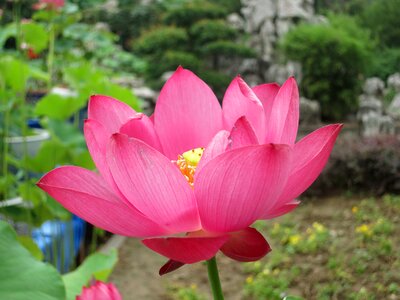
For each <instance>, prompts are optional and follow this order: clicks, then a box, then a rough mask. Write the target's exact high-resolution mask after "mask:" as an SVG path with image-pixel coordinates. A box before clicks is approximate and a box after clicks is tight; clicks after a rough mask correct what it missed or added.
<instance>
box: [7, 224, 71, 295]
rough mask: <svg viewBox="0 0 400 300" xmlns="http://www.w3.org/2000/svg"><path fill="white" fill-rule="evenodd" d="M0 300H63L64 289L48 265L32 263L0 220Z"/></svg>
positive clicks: (30, 256) (12, 232) (58, 276)
mask: <svg viewBox="0 0 400 300" xmlns="http://www.w3.org/2000/svg"><path fill="white" fill-rule="evenodd" d="M0 237H1V239H0V299H7V300H26V299H29V300H62V299H65V289H64V285H63V281H62V279H61V276H60V274H59V273H58V272H57V270H56V269H55V268H53V267H52V266H51V265H49V264H46V263H43V262H40V261H37V260H35V259H34V258H33V257H32V255H31V254H30V253H29V252H28V250H26V249H25V248H24V247H23V246H21V245H20V244H19V243H18V242H17V235H16V234H15V232H14V231H13V230H12V228H11V226H10V225H8V224H7V223H6V222H3V221H0Z"/></svg>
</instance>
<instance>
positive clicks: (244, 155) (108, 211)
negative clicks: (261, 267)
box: [38, 68, 342, 274]
mask: <svg viewBox="0 0 400 300" xmlns="http://www.w3.org/2000/svg"><path fill="white" fill-rule="evenodd" d="M298 122H299V95H298V88H297V85H296V81H295V80H294V79H293V78H289V79H288V80H287V81H286V82H285V83H284V84H283V85H282V86H281V87H279V86H278V85H277V84H274V83H272V84H263V85H259V86H256V87H254V88H250V87H249V86H247V84H246V83H245V82H244V81H243V80H242V79H241V78H240V77H236V78H235V79H234V80H233V81H232V83H231V84H230V86H229V87H228V89H227V91H226V94H225V96H224V99H223V105H222V108H221V106H220V105H219V103H218V100H217V98H216V97H215V96H214V94H213V92H212V91H211V89H210V88H209V87H208V86H207V85H206V84H205V83H204V82H203V81H201V80H200V79H199V78H198V77H197V76H195V75H194V74H193V73H192V72H190V71H188V70H185V69H183V68H178V69H177V71H176V72H175V73H174V74H173V76H172V77H171V78H170V79H169V80H168V81H167V82H166V84H165V85H164V87H163V89H162V91H161V93H160V96H159V98H158V101H157V105H156V108H155V112H154V115H153V116H151V117H150V118H149V117H147V116H146V115H143V114H141V113H137V112H135V111H134V110H133V109H132V108H130V107H129V106H127V105H126V104H124V103H122V102H119V101H117V100H115V99H112V98H110V97H106V96H92V97H91V99H90V102H89V117H88V120H86V122H85V126H84V132H85V138H86V142H87V145H88V148H89V151H90V153H91V156H92V158H93V160H94V162H95V164H96V166H97V169H98V171H99V173H100V174H97V173H95V172H92V171H89V170H86V169H83V168H79V167H73V166H64V167H60V168H57V169H55V170H53V171H51V172H49V173H48V174H46V175H45V176H44V177H43V178H42V179H41V180H40V182H39V183H38V185H39V187H41V188H42V189H43V190H45V191H46V192H48V193H49V194H50V195H51V196H53V197H54V198H55V199H56V200H57V201H59V202H60V203H61V204H62V205H63V206H64V207H66V208H67V209H68V210H70V211H71V212H73V213H74V214H76V215H78V216H80V217H82V218H84V219H85V220H87V221H88V222H90V223H92V224H94V225H96V226H98V227H100V228H103V229H105V230H108V231H111V232H113V233H116V234H122V235H126V236H132V237H139V238H142V239H143V244H144V245H146V246H147V247H148V248H150V249H152V250H154V251H155V252H158V253H159V254H161V255H164V256H166V257H168V258H169V259H170V260H169V262H168V263H167V264H166V265H164V266H163V267H162V268H161V270H160V273H161V274H164V273H166V272H170V271H172V270H174V269H176V268H178V267H180V266H181V265H183V264H191V263H195V262H198V261H202V260H208V259H210V258H212V257H213V256H214V255H215V254H216V253H217V252H218V251H219V250H221V251H222V252H223V253H224V254H225V255H227V256H229V257H231V258H233V259H235V260H238V261H255V260H258V259H260V258H262V257H263V256H264V255H266V254H267V253H268V252H269V251H270V247H269V245H268V243H267V241H266V240H265V239H264V237H263V236H262V235H261V234H260V233H259V232H258V231H257V230H256V229H254V228H251V227H250V226H251V225H252V224H253V223H254V222H255V221H256V220H260V219H261V220H263V219H271V218H274V217H277V216H280V215H283V214H286V213H288V212H290V211H291V210H293V209H294V208H295V207H296V206H297V205H298V204H299V202H298V201H297V200H295V199H296V197H298V196H299V195H300V194H301V193H302V192H304V191H305V190H306V189H307V188H308V187H309V186H310V185H311V184H312V182H313V181H314V180H315V179H316V178H317V176H318V175H319V174H320V172H321V171H322V169H323V167H324V165H325V164H326V162H327V160H328V157H329V155H330V152H331V150H332V148H333V145H334V142H335V140H336V137H337V136H338V134H339V131H340V129H341V127H342V125H340V124H336V125H329V126H326V127H322V128H320V129H318V130H316V131H314V132H313V133H311V134H310V135H308V136H306V137H305V138H303V139H302V140H300V141H299V142H297V143H295V140H296V135H297V129H298ZM177 234H182V235H184V236H177Z"/></svg>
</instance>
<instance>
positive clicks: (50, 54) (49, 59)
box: [47, 15, 56, 90]
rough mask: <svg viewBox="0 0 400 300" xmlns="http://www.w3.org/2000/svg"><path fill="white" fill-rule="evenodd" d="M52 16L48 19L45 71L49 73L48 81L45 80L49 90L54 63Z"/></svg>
mask: <svg viewBox="0 0 400 300" xmlns="http://www.w3.org/2000/svg"><path fill="white" fill-rule="evenodd" d="M54 26H55V24H54V16H53V15H52V17H51V20H50V30H49V52H48V54H47V72H48V73H49V81H48V82H47V89H48V90H50V89H51V87H52V83H53V80H52V79H53V63H54V42H55V39H56V37H55V28H54Z"/></svg>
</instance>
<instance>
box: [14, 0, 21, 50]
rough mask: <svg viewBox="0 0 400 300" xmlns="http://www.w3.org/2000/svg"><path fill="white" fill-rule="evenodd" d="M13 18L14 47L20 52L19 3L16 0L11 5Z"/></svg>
mask: <svg viewBox="0 0 400 300" xmlns="http://www.w3.org/2000/svg"><path fill="white" fill-rule="evenodd" d="M13 14H14V16H13V18H14V22H15V28H16V36H15V40H16V47H17V52H18V53H20V51H21V3H20V2H19V1H18V0H17V1H15V3H14V6H13Z"/></svg>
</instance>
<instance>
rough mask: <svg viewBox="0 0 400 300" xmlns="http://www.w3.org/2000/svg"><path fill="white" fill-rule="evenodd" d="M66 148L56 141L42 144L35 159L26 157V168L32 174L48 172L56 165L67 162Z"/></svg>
mask: <svg viewBox="0 0 400 300" xmlns="http://www.w3.org/2000/svg"><path fill="white" fill-rule="evenodd" d="M68 150H69V149H68V147H67V146H66V145H64V144H62V143H61V142H60V141H58V140H49V141H45V142H43V143H42V145H41V146H40V148H39V151H38V153H37V154H36V156H35V157H26V158H25V159H26V166H27V167H28V169H29V170H30V171H33V172H38V173H40V172H42V173H43V172H48V171H50V170H51V169H53V168H55V167H56V166H57V165H60V164H66V163H68V162H69V156H68Z"/></svg>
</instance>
